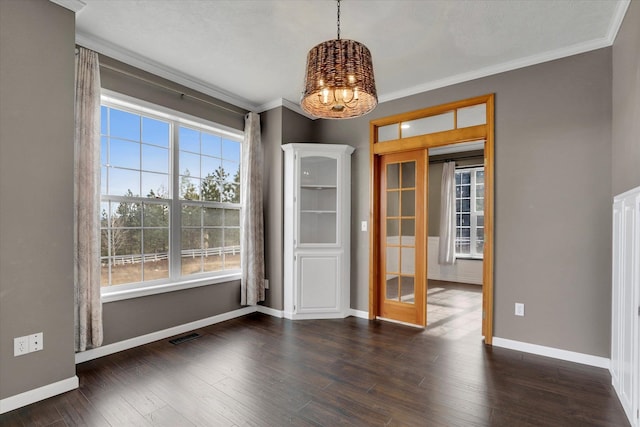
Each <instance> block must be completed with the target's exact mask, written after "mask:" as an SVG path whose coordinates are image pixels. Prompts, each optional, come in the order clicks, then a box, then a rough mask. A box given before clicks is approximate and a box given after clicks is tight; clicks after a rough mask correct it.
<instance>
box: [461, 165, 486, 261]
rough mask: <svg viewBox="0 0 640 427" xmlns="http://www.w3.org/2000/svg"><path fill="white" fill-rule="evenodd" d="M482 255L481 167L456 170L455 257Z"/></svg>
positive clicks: (482, 190)
mask: <svg viewBox="0 0 640 427" xmlns="http://www.w3.org/2000/svg"><path fill="white" fill-rule="evenodd" d="M483 252H484V167H474V168H460V169H456V256H457V257H460V258H482V257H483Z"/></svg>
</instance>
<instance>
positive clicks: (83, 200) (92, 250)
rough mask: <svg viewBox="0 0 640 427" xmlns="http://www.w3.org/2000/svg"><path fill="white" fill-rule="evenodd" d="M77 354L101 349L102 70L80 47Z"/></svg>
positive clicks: (76, 180)
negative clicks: (91, 349) (95, 348)
mask: <svg viewBox="0 0 640 427" xmlns="http://www.w3.org/2000/svg"><path fill="white" fill-rule="evenodd" d="M75 92H76V93H75V126H76V130H75V159H74V160H75V171H74V173H75V176H74V202H75V206H74V216H75V218H74V220H75V221H74V224H75V228H74V234H75V243H76V244H75V256H74V258H75V271H74V284H75V350H76V351H84V350H86V349H87V348H91V347H99V346H100V345H102V303H101V301H100V222H99V214H100V70H99V66H98V54H97V53H96V52H93V51H91V50H88V49H85V48H82V47H81V48H79V51H78V54H77V55H76V91H75Z"/></svg>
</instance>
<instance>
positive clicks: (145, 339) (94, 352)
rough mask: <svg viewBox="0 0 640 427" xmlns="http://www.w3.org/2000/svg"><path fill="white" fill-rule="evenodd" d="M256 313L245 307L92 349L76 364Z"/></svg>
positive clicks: (82, 353)
mask: <svg viewBox="0 0 640 427" xmlns="http://www.w3.org/2000/svg"><path fill="white" fill-rule="evenodd" d="M256 311H257V309H256V306H249V307H243V308H240V309H238V310H234V311H229V312H227V313H222V314H219V315H217V316H212V317H207V318H206V319H201V320H196V321H195V322H190V323H185V324H183V325H179V326H174V327H172V328H168V329H163V330H161V331H157V332H152V333H150V334H147V335H142V336H139V337H135V338H131V339H128V340H124V341H119V342H116V343H113V344H107V345H104V346H102V347H98V348H92V349H90V350H87V351H83V352H80V353H76V364H78V363H82V362H87V361H89V360H93V359H97V358H99V357H103V356H108V355H109V354H113V353H117V352H119V351H124V350H128V349H130V348H134V347H138V346H141V345H144V344H149V343H150V342H154V341H158V340H162V339H165V338H169V337H172V336H174V335H178V334H183V333H185V332H189V331H193V330H194V329H199V328H204V327H206V326H210V325H213V324H215V323H220V322H224V321H225V320H231V319H235V318H236V317H241V316H245V315H247V314H251V313H255V312H256ZM267 314H268V313H267Z"/></svg>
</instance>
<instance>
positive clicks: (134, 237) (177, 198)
mask: <svg viewBox="0 0 640 427" xmlns="http://www.w3.org/2000/svg"><path fill="white" fill-rule="evenodd" d="M159 108H160V107H159ZM100 134H101V154H100V163H101V209H100V211H101V212H100V224H101V254H100V255H101V257H100V260H101V278H100V282H101V285H102V286H103V290H108V289H116V288H114V287H117V289H118V290H121V289H136V288H140V287H149V286H154V285H166V284H180V283H183V282H188V281H193V280H198V279H210V278H212V277H216V276H225V277H226V276H229V275H234V274H236V275H237V274H239V273H240V268H241V267H240V210H241V205H240V192H241V188H240V171H241V168H240V153H241V145H242V144H241V142H242V134H241V133H240V132H239V131H230V130H226V129H223V128H222V127H218V126H217V125H215V124H213V123H210V124H207V123H201V122H196V121H190V120H189V119H186V118H185V117H181V116H180V115H179V114H178V113H173V114H169V113H166V112H165V111H162V110H160V109H159V110H158V111H154V110H153V109H150V108H148V107H143V106H137V105H132V104H131V103H128V102H121V101H119V100H118V99H114V98H111V97H103V102H102V106H101V131H100Z"/></svg>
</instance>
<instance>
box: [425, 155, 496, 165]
mask: <svg viewBox="0 0 640 427" xmlns="http://www.w3.org/2000/svg"><path fill="white" fill-rule="evenodd" d="M478 157H480V156H462V157H452V158H445V159H437V160H429V163H430V164H431V163H446V162H455V161H456V160H469V159H477V158H478ZM478 166H484V165H482V164H480V165H476V166H471V165H470V166H460V167H461V168H463V167H465V168H466V167H469V168H471V167H478Z"/></svg>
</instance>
